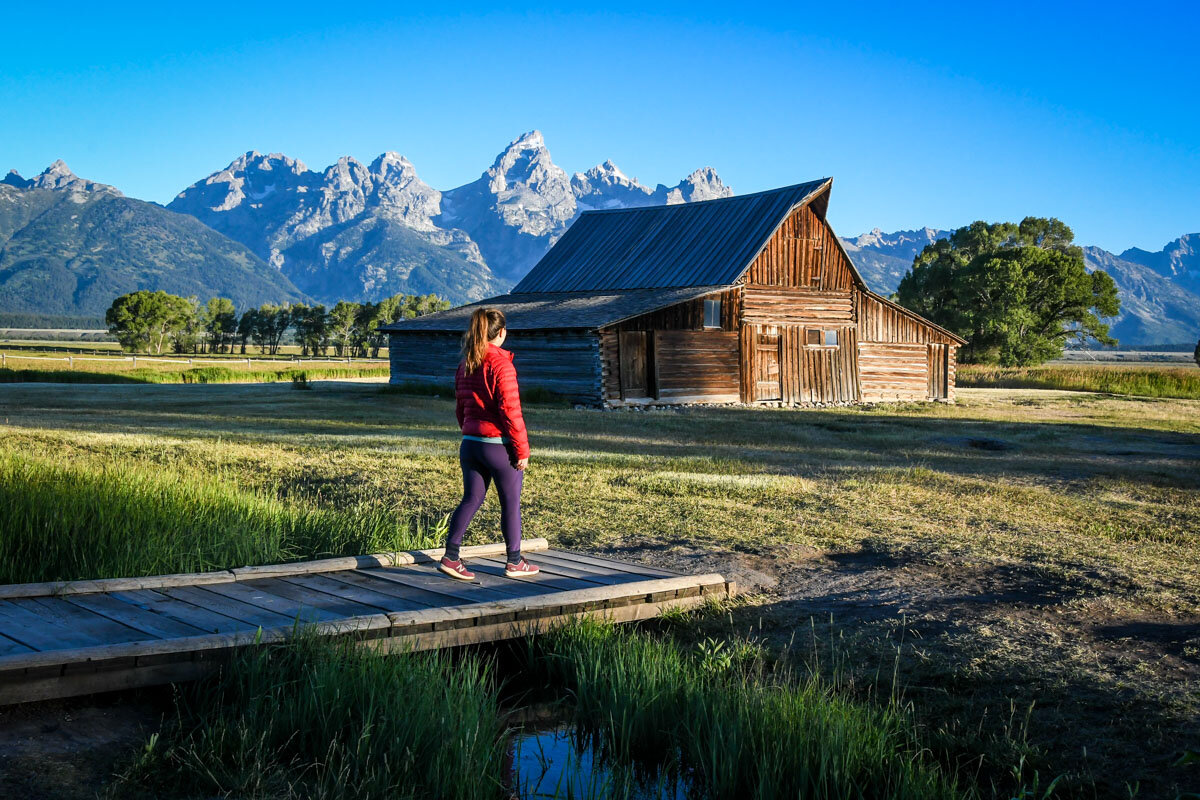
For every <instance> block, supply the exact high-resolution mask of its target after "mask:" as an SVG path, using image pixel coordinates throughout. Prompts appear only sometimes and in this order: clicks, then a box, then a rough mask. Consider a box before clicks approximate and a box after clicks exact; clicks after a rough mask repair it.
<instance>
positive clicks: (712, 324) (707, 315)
mask: <svg viewBox="0 0 1200 800" xmlns="http://www.w3.org/2000/svg"><path fill="white" fill-rule="evenodd" d="M704 327H706V328H720V327H721V298H719V297H718V298H717V299H715V300H705V301H704Z"/></svg>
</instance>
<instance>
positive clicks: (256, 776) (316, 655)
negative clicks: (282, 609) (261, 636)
mask: <svg viewBox="0 0 1200 800" xmlns="http://www.w3.org/2000/svg"><path fill="white" fill-rule="evenodd" d="M178 708H179V710H178V716H177V718H176V719H175V720H174V722H173V723H172V724H170V725H169V726H168V727H167V729H166V731H165V733H164V734H163V735H162V736H160V737H157V738H151V740H150V743H149V744H148V745H147V747H146V749H145V751H144V752H143V753H142V754H141V757H140V758H139V759H138V760H137V761H136V762H135V763H134V764H133V765H132V766H131V767H130V768H128V769H127V770H126V771H125V772H124V773H123V774H122V775H121V776H120V778H119V780H118V781H117V782H116V784H115V785H114V786H113V787H112V788H111V789H110V796H111V797H113V798H128V797H131V796H138V795H139V794H140V795H143V796H149V797H163V796H169V797H203V798H210V797H237V798H306V799H307V798H313V800H323V799H324V798H329V800H333V799H334V798H349V797H353V798H358V799H359V800H374V799H375V798H378V799H379V800H383V798H389V799H390V798H418V797H420V798H428V797H438V798H447V800H452V799H453V800H476V798H480V799H481V798H499V797H502V796H503V795H502V794H501V789H502V782H503V779H504V777H505V776H504V768H505V762H504V750H505V745H506V742H505V740H504V723H503V717H502V715H501V711H500V708H499V705H498V702H497V699H496V693H495V691H494V689H493V687H492V681H491V676H490V675H489V668H488V666H487V664H486V662H485V661H483V660H482V659H480V658H478V657H473V656H466V657H461V658H457V659H454V658H452V657H451V656H449V655H447V654H445V653H420V654H404V655H400V656H395V657H380V656H378V655H373V654H371V653H369V652H366V651H363V650H358V649H355V648H354V647H353V646H352V645H351V644H350V643H347V642H342V643H331V642H328V641H320V640H316V639H313V638H311V637H305V636H300V637H299V638H298V639H297V640H295V641H293V642H292V643H290V644H288V645H284V646H274V647H261V648H256V649H254V650H251V651H249V652H246V653H244V654H242V655H240V656H239V657H238V658H237V659H236V660H235V661H234V662H233V663H232V664H230V665H229V666H228V667H227V668H226V669H225V670H224V671H223V673H222V676H221V677H220V678H219V679H217V680H215V681H210V682H208V683H203V684H200V685H199V686H197V687H190V688H187V689H184V690H183V693H182V695H181V697H180V702H179V706H178Z"/></svg>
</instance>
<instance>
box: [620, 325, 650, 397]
mask: <svg viewBox="0 0 1200 800" xmlns="http://www.w3.org/2000/svg"><path fill="white" fill-rule="evenodd" d="M646 339H647V335H646V332H645V331H622V332H621V340H620V353H621V399H622V400H625V399H627V398H630V397H649V396H650V388H651V387H650V377H649V375H650V369H649V364H650V360H649V358H648V353H647V350H648V348H647V344H646Z"/></svg>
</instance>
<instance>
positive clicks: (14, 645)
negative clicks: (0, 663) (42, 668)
mask: <svg viewBox="0 0 1200 800" xmlns="http://www.w3.org/2000/svg"><path fill="white" fill-rule="evenodd" d="M32 652H33V648H32V647H27V646H26V645H23V644H21V643H20V642H18V641H15V640H13V639H10V638H8V637H7V636H4V635H3V634H0V656H7V655H12V654H14V653H32Z"/></svg>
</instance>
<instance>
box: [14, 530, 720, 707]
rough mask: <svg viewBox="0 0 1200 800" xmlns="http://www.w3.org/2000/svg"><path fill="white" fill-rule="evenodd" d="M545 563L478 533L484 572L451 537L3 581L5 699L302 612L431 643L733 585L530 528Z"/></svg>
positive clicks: (670, 602) (155, 663)
mask: <svg viewBox="0 0 1200 800" xmlns="http://www.w3.org/2000/svg"><path fill="white" fill-rule="evenodd" d="M525 551H526V552H531V551H537V552H536V553H535V555H534V557H533V559H532V560H534V562H535V563H537V564H538V566H540V567H541V568H542V573H541V574H540V575H538V576H536V577H534V578H529V579H524V580H521V581H517V580H512V579H510V578H505V577H504V576H503V572H504V546H503V545H482V546H477V547H464V548H463V557H464V558H466V559H467V560H468V561H469V563H470V566H471V569H472V570H473V571H474V572H475V573H476V579H475V580H474V581H473V582H470V583H467V582H465V581H455V580H452V579H450V578H448V577H445V576H443V575H441V574H440V573H438V572H437V571H436V569H435V568H434V564H435V563H436V559H437V558H440V557H441V551H440V550H423V551H411V552H402V553H385V554H379V555H371V556H356V557H346V558H332V559H324V560H320V561H305V562H300V563H295V564H277V565H269V566H261V567H242V568H240V569H232V570H221V571H218V572H204V573H194V574H190V575H158V576H151V577H144V578H114V579H106V580H92V581H72V582H67V583H39V584H19V585H10V586H0V705H4V704H10V703H21V702H27V701H32V700H45V699H50V698H56V697H70V696H74V695H80V694H90V693H93V692H100V691H110V690H116V689H128V688H133V687H137V686H150V685H153V684H162V683H173V682H177V681H184V680H192V679H195V678H198V677H201V676H203V675H204V674H206V673H208V672H210V671H212V670H213V669H215V668H217V667H219V666H220V664H221V663H222V662H224V661H226V660H228V659H229V658H230V656H231V655H232V654H233V653H234V652H236V651H237V650H238V649H239V648H244V647H248V646H253V645H255V644H257V643H261V642H277V641H281V640H284V639H286V638H288V637H289V636H291V635H293V634H294V633H295V632H296V631H297V630H298V628H299V626H300V625H301V624H303V625H304V626H306V627H307V628H308V629H310V630H315V631H317V632H319V633H321V634H323V635H328V636H349V637H354V638H355V639H356V640H358V641H361V642H362V643H363V644H364V645H366V646H370V647H374V648H377V649H380V650H382V651H388V650H406V649H407V650H425V649H433V648H440V647H453V646H457V645H464V644H476V643H479V642H488V641H495V640H499V639H507V638H513V637H517V636H522V635H524V634H526V633H528V632H530V631H540V630H546V629H548V628H550V627H553V626H554V625H557V624H562V623H563V622H564V621H566V620H568V619H571V618H573V617H579V616H585V615H588V616H596V617H599V618H602V619H605V620H608V621H611V622H630V621H633V620H638V619H647V618H650V617H654V616H657V615H658V614H660V613H661V612H662V611H663V610H665V609H668V608H687V607H690V606H694V605H697V604H699V603H701V602H704V600H705V599H706V598H708V597H710V596H718V597H719V596H727V595H729V594H732V592H733V591H734V586H733V585H732V584H731V583H727V582H726V581H725V580H724V579H723V578H722V577H721V576H720V575H712V574H710V575H682V574H679V573H675V572H670V571H668V570H663V569H656V568H651V567H645V566H642V565H638V564H628V563H625V562H621V561H615V560H612V559H607V558H598V557H596V556H590V555H584V554H581V553H572V552H568V551H565V550H550V549H547V543H546V540H545V539H535V540H532V541H527V542H525Z"/></svg>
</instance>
